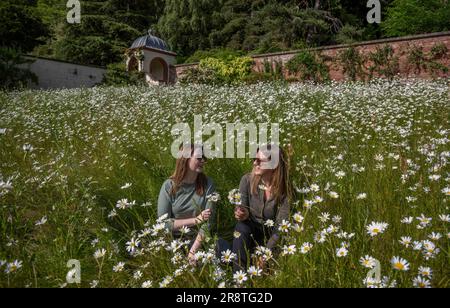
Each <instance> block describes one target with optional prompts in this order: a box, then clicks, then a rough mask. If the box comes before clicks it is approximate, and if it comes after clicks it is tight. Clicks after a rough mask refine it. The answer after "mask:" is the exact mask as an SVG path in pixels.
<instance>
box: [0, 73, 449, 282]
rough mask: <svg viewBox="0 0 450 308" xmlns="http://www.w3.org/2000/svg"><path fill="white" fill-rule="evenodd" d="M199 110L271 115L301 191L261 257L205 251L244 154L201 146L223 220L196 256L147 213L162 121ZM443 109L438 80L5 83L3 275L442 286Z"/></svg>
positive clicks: (163, 142) (166, 151)
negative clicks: (75, 267)
mask: <svg viewBox="0 0 450 308" xmlns="http://www.w3.org/2000/svg"><path fill="white" fill-rule="evenodd" d="M198 115H201V116H202V119H203V122H204V123H219V124H221V125H224V127H225V124H226V123H256V124H257V123H278V124H279V125H280V130H281V132H280V144H281V146H282V147H283V148H284V149H285V150H286V151H287V152H288V156H289V162H290V177H291V180H292V182H293V185H294V188H295V191H294V192H295V194H294V196H293V198H292V200H291V209H292V210H291V215H290V220H289V221H283V223H282V224H281V225H279V226H274V227H275V228H278V229H279V230H280V231H281V232H282V233H283V237H282V240H281V241H279V243H278V244H279V246H278V247H277V249H276V251H271V250H270V249H268V248H266V247H258V248H257V250H256V252H255V254H257V255H260V256H262V257H263V258H264V260H265V261H266V266H265V268H259V267H258V266H257V265H255V264H254V265H252V266H251V267H250V268H249V269H248V271H247V272H244V271H241V272H238V273H233V272H232V268H231V267H230V266H229V264H230V263H231V262H232V261H233V259H234V258H235V257H236V256H234V255H233V254H232V253H231V252H230V251H226V252H224V253H222V255H220V256H217V255H216V254H215V250H214V248H215V243H216V241H217V239H218V238H219V237H220V238H224V239H227V240H232V239H233V237H235V236H239V234H236V233H234V232H233V231H234V225H235V223H236V222H235V219H234V214H233V211H234V205H233V200H235V199H236V197H237V196H234V195H233V193H232V194H230V196H231V198H230V199H232V200H230V199H229V198H228V195H229V192H230V191H233V190H234V189H236V188H238V187H239V182H240V179H241V177H242V176H243V175H244V174H246V173H248V172H250V171H251V168H252V162H251V160H250V158H248V159H237V158H235V159H226V158H223V159H221V158H216V159H210V160H208V162H207V165H206V169H205V173H206V174H207V175H208V176H209V177H211V178H212V179H213V180H214V183H215V186H216V188H217V195H214V196H212V198H213V199H214V201H215V202H216V209H217V215H215V217H214V219H215V220H216V223H217V226H218V228H216V229H214V230H212V231H211V233H210V234H208V239H207V241H206V243H205V245H204V247H203V248H202V249H201V250H199V251H198V252H197V254H196V256H195V257H196V260H197V265H196V266H194V265H191V264H189V261H188V259H187V244H189V241H185V240H184V239H183V237H182V238H181V239H174V238H172V236H171V235H169V234H168V233H167V232H166V230H165V227H164V226H165V224H164V219H165V218H164V217H162V218H159V219H158V217H157V215H156V214H157V213H156V211H157V209H156V203H157V199H158V194H159V190H160V188H161V185H162V184H163V182H164V180H166V179H167V178H168V177H169V176H170V175H171V174H172V172H173V170H174V168H175V159H174V158H173V157H172V155H171V154H170V147H171V144H172V142H173V140H174V136H173V135H172V133H171V129H172V127H173V125H174V124H177V123H190V124H192V123H193V119H194V116H198ZM449 119H450V99H449V84H448V80H445V79H441V80H434V81H431V80H430V81H426V80H394V81H387V80H374V81H371V82H369V83H359V82H344V83H336V82H331V83H328V84H322V85H317V84H312V83H311V84H309V83H305V84H285V83H259V84H255V85H242V86H224V87H220V86H208V85H177V86H173V87H150V88H148V87H96V88H92V89H73V90H48V91H41V90H22V91H11V92H0V287H32V288H35V287H67V288H73V287H99V288H106V287H133V288H134V287H138V288H141V287H143V288H160V287H168V288H172V287H186V286H189V287H200V288H206V287H212V288H217V287H246V288H260V287H275V288H278V287H356V288H365V287H399V288H411V287H420V288H428V287H434V288H447V287H449V286H450V270H449V238H450V233H449V222H450V211H449V201H450V139H449V136H450V124H449ZM219 196H220V197H219ZM266 224H268V225H270V224H273V222H271V221H267V222H266ZM188 231H189V230H186V229H185V230H182V232H186V233H187V232H188ZM70 260H77V261H78V262H79V266H80V268H81V273H80V275H79V278H80V279H79V281H77V282H75V283H72V282H73V281H70V280H69V279H67V278H68V277H72V276H73V275H71V272H70V270H71V267H70V266H69V267H68V262H69V261H70Z"/></svg>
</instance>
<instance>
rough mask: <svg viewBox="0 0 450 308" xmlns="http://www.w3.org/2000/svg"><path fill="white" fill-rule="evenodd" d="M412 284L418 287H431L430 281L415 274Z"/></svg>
mask: <svg viewBox="0 0 450 308" xmlns="http://www.w3.org/2000/svg"><path fill="white" fill-rule="evenodd" d="M413 286H414V287H415V288H420V289H429V288H431V282H430V281H429V280H428V279H426V278H424V277H421V276H417V277H416V278H414V280H413Z"/></svg>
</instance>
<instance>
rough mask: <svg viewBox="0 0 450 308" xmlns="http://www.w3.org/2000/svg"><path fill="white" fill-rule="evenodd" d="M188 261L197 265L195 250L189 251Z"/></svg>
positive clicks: (192, 264)
mask: <svg viewBox="0 0 450 308" xmlns="http://www.w3.org/2000/svg"><path fill="white" fill-rule="evenodd" d="M188 262H189V264H190V265H191V266H197V260H196V259H195V253H194V252H193V251H189V255H188Z"/></svg>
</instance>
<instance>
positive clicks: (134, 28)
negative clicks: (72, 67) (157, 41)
mask: <svg viewBox="0 0 450 308" xmlns="http://www.w3.org/2000/svg"><path fill="white" fill-rule="evenodd" d="M161 11H162V1H161V0H153V1H145V0H133V1H119V0H103V1H93V0H84V1H82V6H81V23H80V24H67V23H65V24H64V26H63V31H62V32H63V33H64V34H63V35H62V37H61V38H60V39H58V41H57V42H56V44H55V45H56V46H55V47H56V48H55V55H56V57H57V58H60V59H65V60H68V61H73V62H78V63H82V64H95V65H102V66H106V65H107V64H110V63H115V62H120V61H122V60H123V58H122V55H123V53H124V51H125V49H126V48H129V47H130V45H131V43H132V42H133V41H134V40H135V39H136V38H138V37H139V36H142V35H144V34H145V33H146V32H147V30H148V28H150V27H151V25H152V22H156V20H157V19H158V12H161Z"/></svg>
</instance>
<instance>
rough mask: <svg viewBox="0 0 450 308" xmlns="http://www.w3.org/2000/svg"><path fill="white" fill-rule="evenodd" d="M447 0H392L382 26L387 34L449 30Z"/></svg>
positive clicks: (449, 12)
mask: <svg viewBox="0 0 450 308" xmlns="http://www.w3.org/2000/svg"><path fill="white" fill-rule="evenodd" d="M449 21H450V2H449V1H448V0H427V1H422V0H394V1H393V2H392V4H391V6H390V7H389V8H388V10H387V19H386V20H385V21H384V22H382V28H383V30H384V33H385V34H386V35H387V36H404V35H411V34H420V33H430V32H440V31H447V30H450V22H449Z"/></svg>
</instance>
